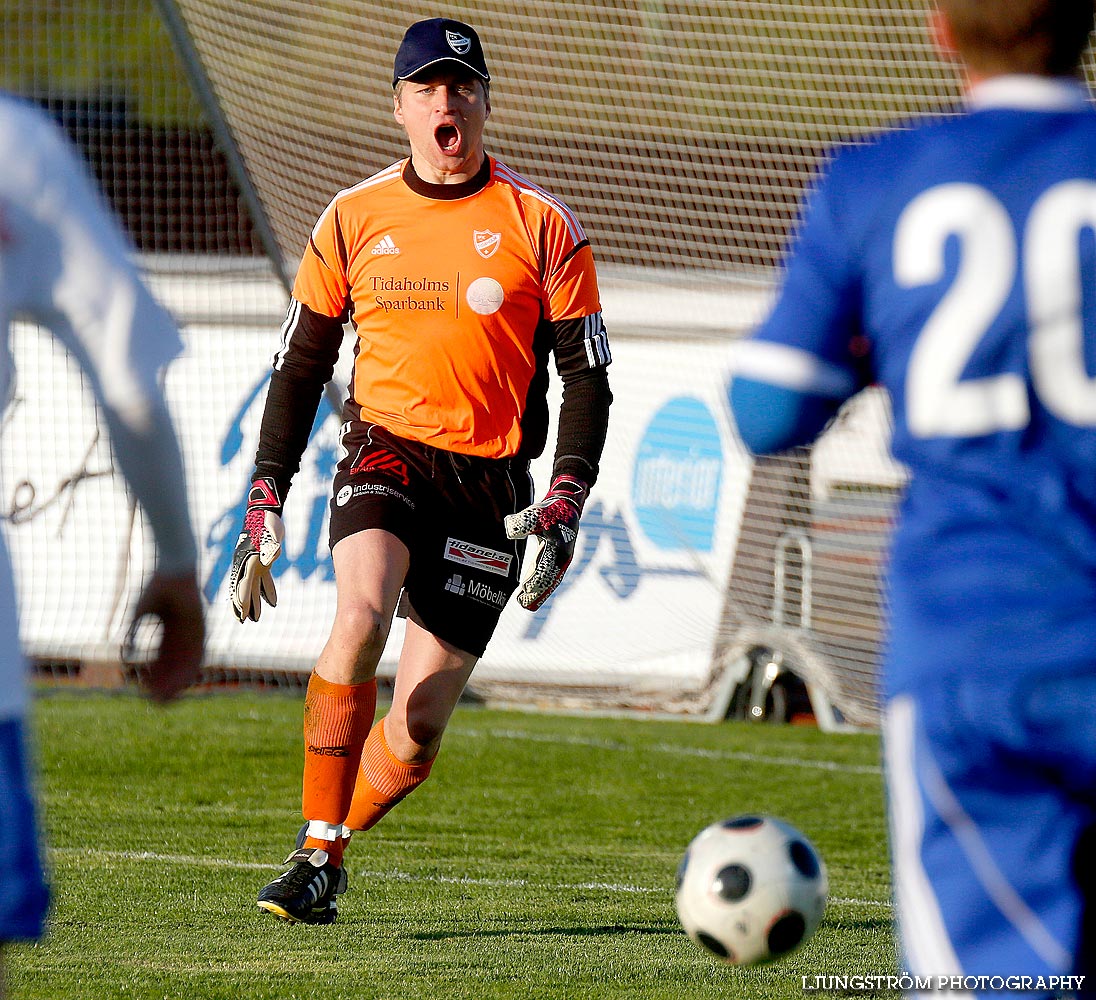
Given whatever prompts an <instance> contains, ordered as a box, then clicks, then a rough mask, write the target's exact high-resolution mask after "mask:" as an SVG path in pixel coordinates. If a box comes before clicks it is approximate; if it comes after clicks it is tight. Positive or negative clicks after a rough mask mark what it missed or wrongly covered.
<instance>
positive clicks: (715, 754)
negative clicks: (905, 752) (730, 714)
mask: <svg viewBox="0 0 1096 1000" xmlns="http://www.w3.org/2000/svg"><path fill="white" fill-rule="evenodd" d="M448 731H449V732H450V733H453V734H455V735H460V736H471V737H473V738H476V739H492V738H495V739H505V740H524V741H527V742H530V743H560V744H564V745H567V746H581V747H590V748H591V749H595V750H616V751H622V752H626V753H646V752H648V751H655V752H656V753H665V754H672V755H674V756H677V757H702V758H704V759H706V760H737V761H742V762H743V763H748V764H768V765H772V766H774V767H805V768H809V769H811V770H815V771H835V772H838V773H840V774H880V775H881V774H882V773H883V768H882V766H881V765H879V764H842V763H841V762H840V761H834V760H814V759H812V758H809V757H806V758H805V757H771V756H768V755H766V754H757V753H747V752H746V751H744V750H708V749H706V748H704V747H686V746H680V745H679V744H676V743H650V744H644V745H643V746H639V747H636V746H631V745H629V744H627V743H621V742H619V741H617V740H598V739H592V738H590V737H585V736H556V735H553V734H550V733H530V732H526V731H523V730H520V729H492V730H478V729H465V728H463V727H458V726H453V727H451V728H450V729H449V730H448Z"/></svg>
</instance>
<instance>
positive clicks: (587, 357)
mask: <svg viewBox="0 0 1096 1000" xmlns="http://www.w3.org/2000/svg"><path fill="white" fill-rule="evenodd" d="M348 321H349V322H350V323H352V325H353V328H354V330H355V331H356V334H357V342H356V345H355V357H354V370H353V376H352V379H351V383H350V386H349V399H348V401H347V414H348V416H349V417H352V418H359V419H362V420H366V421H370V422H373V423H377V424H381V425H382V426H384V427H387V428H388V429H389V430H390V431H392V432H393V433H395V434H398V435H400V436H401V437H405V438H409V439H411V440H415V441H420V442H423V443H425V444H429V445H432V446H435V447H438V448H443V449H446V450H449V451H454V452H458V453H461V454H469V455H480V456H484V457H490V458H505V457H510V456H515V455H528V456H529V457H534V456H535V455H537V454H539V453H540V451H541V450H543V447H544V443H545V435H546V433H547V424H548V414H547V402H546V390H547V384H548V375H547V359H548V356H549V354H553V355H554V357H555V364H556V369H557V371H558V373H559V374H560V376H561V378H562V380H563V383H564V405H563V410H562V411H561V415H560V438H559V441H558V444H557V452H556V464H557V467H560V466H561V463H562V465H563V466H566V465H567V464H568V463H570V464H571V465H572V469H571V471H572V472H573V473H574V474H577V475H579V476H580V477H582V478H585V479H586V480H587V481H588V482H591V483H592V482H593V480H594V479H595V478H596V475H597V467H598V461H599V458H600V453H601V449H602V447H603V445H604V438H605V428H606V424H607V419H608V405H609V402H610V401H611V398H612V396H611V393H610V392H609V390H608V382H607V381H606V380H605V367H606V366H607V365H608V364H609V362H610V360H611V356H610V352H609V343H608V338H607V335H606V332H605V327H604V324H603V322H602V318H601V305H600V301H599V295H598V286H597V274H596V269H595V266H594V259H593V253H592V251H591V249H590V244H589V241H588V240H587V238H586V234H585V233H584V231H583V229H582V226H581V225H580V224H579V222H578V220H577V219H576V217H575V216H574V214H573V213H572V212H571V210H570V209H569V208H568V207H567V206H566V205H565V204H563V203H562V202H561V201H559V200H558V199H556V198H554V197H552V196H551V195H549V194H548V193H547V192H546V191H544V190H543V189H542V188H540V187H538V186H537V185H535V184H533V183H532V182H531V181H528V180H526V179H525V178H524V177H522V176H520V175H519V174H517V173H515V172H514V171H513V170H511V169H510V168H509V167H507V166H506V165H505V164H503V163H501V162H499V161H498V160H496V159H494V158H491V157H488V158H486V159H485V162H484V165H483V168H482V169H481V171H480V172H479V174H478V175H477V177H476V178H473V179H472V180H470V181H468V182H466V183H463V184H453V185H434V184H427V183H426V182H424V181H422V180H421V179H419V178H418V176H417V175H416V174H415V172H414V170H413V168H412V167H411V164H410V161H409V160H402V161H400V162H398V163H394V164H392V165H391V166H390V167H388V168H386V169H384V170H382V171H380V172H379V173H377V174H375V175H374V176H372V177H370V178H368V179H367V180H364V181H362V182H361V183H359V184H357V185H355V186H353V187H350V188H347V189H346V190H344V191H341V192H339V193H338V194H337V195H336V196H335V197H334V199H332V201H331V203H330V204H329V205H328V206H327V208H326V209H325V210H324V212H323V214H322V215H321V216H320V218H319V220H318V221H317V223H316V225H315V227H314V229H313V231H312V235H311V237H310V239H309V242H308V246H307V248H306V250H305V252H304V255H303V257H302V260H301V264H300V267H299V269H298V272H297V277H296V281H295V283H294V288H293V299H292V301H291V303H290V309H289V314H288V316H287V319H286V323H285V325H284V326H283V329H282V335H283V339H282V346H281V349H280V350H279V351H278V353H277V354H276V355H275V358H274V372H273V374H272V378H271V389H270V393H269V394H268V400H267V408H266V412H265V413H264V419H263V429H262V432H261V434H260V445H259V452H258V455H257V462H256V469H257V472H259V473H260V474H264V475H272V476H274V478H275V479H276V480H277V481H278V482H279V483H281V484H282V485H283V495H284V489H286V488H288V478H289V477H291V476H292V474H293V473H294V472H295V471H296V469H297V467H298V465H299V460H300V454H301V452H302V451H303V448H304V444H305V443H306V441H307V430H308V428H309V427H311V422H312V419H313V418H314V416H315V409H314V407H313V408H311V412H306V411H307V410H308V409H309V406H308V404H307V403H305V402H303V401H302V398H303V399H305V400H308V399H314V400H315V401H317V402H318V399H319V391H320V390H321V389H322V386H323V384H324V382H325V381H326V380H327V379H329V378H330V376H331V370H332V366H333V365H334V361H335V359H336V358H337V356H338V349H339V344H340V343H341V340H342V335H343V327H344V324H345V323H346V322H348ZM303 387H306V388H307V391H305V392H304V393H303V394H302V391H301V390H302V388H303Z"/></svg>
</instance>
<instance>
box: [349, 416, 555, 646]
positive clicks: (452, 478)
mask: <svg viewBox="0 0 1096 1000" xmlns="http://www.w3.org/2000/svg"><path fill="white" fill-rule="evenodd" d="M340 443H341V444H342V446H343V449H344V452H345V454H344V457H343V459H342V461H340V462H339V465H338V468H337V470H336V472H335V480H334V484H333V486H332V490H331V522H330V532H329V541H330V544H331V547H332V548H334V547H335V543H336V542H338V541H341V540H342V539H343V538H346V537H347V536H348V535H352V534H354V533H356V532H358V531H364V530H365V529H366V528H382V529H383V530H385V531H388V532H391V533H392V534H393V535H395V536H396V537H397V538H399V539H400V541H402V542H403V543H404V545H406V546H407V549H408V551H409V552H410V553H411V563H410V567H409V568H408V571H407V578H406V580H405V581H404V595H405V596H406V597H407V599H408V600H409V601H410V603H411V606H412V607H413V608H414V609H415V612H416V613H417V614H418V616H419V618H420V619H421V620H422V622H423V624H424V625H425V626H426V627H427V628H428V629H429V630H430V631H431V632H432V633H433V634H434V635H436V636H438V638H440V639H444V640H445V641H446V642H450V643H452V644H453V645H454V646H456V647H458V648H459V649H462V650H464V651H465V652H468V653H472V654H474V655H475V656H482V655H483V652H484V650H485V649H486V647H487V642H488V640H489V639H490V638H491V635H492V634H493V633H494V631H495V627H496V626H497V625H498V620H499V615H501V614H502V609H503V608H504V607H505V606H506V602H507V601H508V600H509V599H510V595H511V594H513V592H514V591H515V590H516V589H517V585H518V574H519V573H520V570H521V560H522V557H523V556H524V554H525V540H524V539H521V540H517V541H515V540H512V539H509V538H507V537H506V532H505V530H504V529H503V524H502V519H503V517H504V516H505V515H507V514H513V513H514V512H516V511H519V510H521V509H522V508H524V507H527V506H528V505H529V504H530V503H532V502H533V496H532V479H531V478H530V475H529V463H528V461H527V460H525V459H520V460H519V459H493V458H478V457H476V456H473V455H458V454H456V453H454V452H451V451H443V450H441V449H440V448H434V447H431V446H430V445H425V444H420V443H419V442H417V441H409V440H407V439H406V438H401V437H397V436H396V435H395V434H392V433H391V432H389V431H387V430H386V429H385V428H383V427H380V426H378V425H377V424H367V423H362V422H361V421H357V420H352V421H350V422H348V423H347V424H345V425H344V426H343V431H342V435H341V437H340Z"/></svg>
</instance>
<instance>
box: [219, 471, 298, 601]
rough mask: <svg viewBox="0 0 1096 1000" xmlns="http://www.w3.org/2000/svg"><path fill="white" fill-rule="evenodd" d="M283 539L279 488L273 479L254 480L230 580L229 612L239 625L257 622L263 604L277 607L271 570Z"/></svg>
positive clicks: (248, 495)
mask: <svg viewBox="0 0 1096 1000" xmlns="http://www.w3.org/2000/svg"><path fill="white" fill-rule="evenodd" d="M284 538H285V525H284V524H282V501H281V499H280V498H279V497H278V488H277V487H276V486H275V485H274V480H273V479H270V478H268V477H265V476H264V477H261V478H259V479H256V480H254V481H253V482H252V484H251V489H250V490H249V491H248V494H247V513H246V514H245V515H244V530H243V531H242V532H240V537H239V538H238V539H236V550H235V551H234V552H233V553H232V575H231V576H230V577H229V592H230V594H231V596H232V610H233V611H235V612H236V617H237V618H238V619H239V620H240V621H243V620H244V619H245V618H250V619H251V620H252V621H253V622H257V621H258V620H259V613H260V611H261V610H262V606H263V605H262V602H263V601H266V603H267V604H269V605H270V606H271V607H272V608H273V607H277V604H278V592H277V590H275V589H274V577H273V576H272V575H271V573H270V567H271V566H272V565H273V564H274V560H275V559H277V558H278V556H279V555H280V554H281V551H282V541H283V539H284Z"/></svg>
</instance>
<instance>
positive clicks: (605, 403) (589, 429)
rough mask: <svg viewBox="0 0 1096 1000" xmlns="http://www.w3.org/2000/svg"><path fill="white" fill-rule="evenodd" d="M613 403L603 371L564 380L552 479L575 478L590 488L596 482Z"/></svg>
mask: <svg viewBox="0 0 1096 1000" xmlns="http://www.w3.org/2000/svg"><path fill="white" fill-rule="evenodd" d="M612 402H613V394H612V392H611V391H610V389H609V377H608V374H607V372H606V370H605V369H604V368H591V369H588V370H586V371H584V372H582V373H580V374H577V375H573V376H570V377H569V378H566V379H565V380H564V383H563V402H562V404H561V406H560V410H559V433H558V436H557V438H556V453H555V460H554V462H553V464H552V475H553V477H555V476H560V475H565V476H575V477H576V478H578V479H581V480H582V481H583V482H585V483H586V484H587V485H588V486H592V485H593V484H594V483H595V482H596V481H597V477H598V470H599V467H600V463H601V453H602V451H603V450H604V448H605V436H606V434H607V432H608V429H609V406H610V404H611V403H612Z"/></svg>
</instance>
